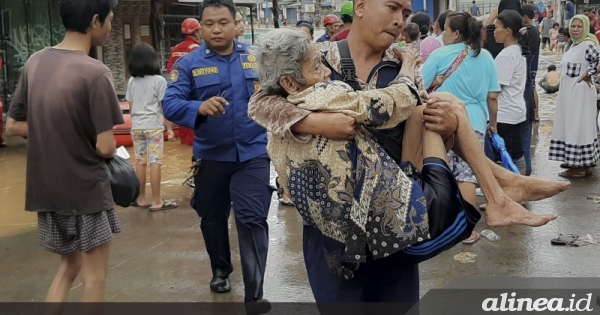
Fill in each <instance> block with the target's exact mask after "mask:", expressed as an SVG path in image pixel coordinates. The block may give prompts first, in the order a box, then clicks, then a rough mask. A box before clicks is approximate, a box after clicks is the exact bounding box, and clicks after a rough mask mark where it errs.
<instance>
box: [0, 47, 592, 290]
mask: <svg viewBox="0 0 600 315" xmlns="http://www.w3.org/2000/svg"><path fill="white" fill-rule="evenodd" d="M540 59H541V62H540V71H539V74H538V78H540V77H541V76H542V75H544V74H545V69H546V66H547V65H548V64H549V63H550V62H551V63H554V64H558V58H556V57H553V56H543V57H542V58H540ZM538 93H539V96H540V100H541V106H540V116H541V119H542V121H541V122H540V123H539V124H536V125H535V128H534V139H533V143H532V147H533V152H534V157H533V159H534V164H533V169H534V175H535V176H538V177H541V178H546V179H555V180H556V179H559V177H558V176H557V172H558V171H559V166H558V163H554V162H549V161H547V154H548V143H549V133H550V131H551V128H552V119H553V115H554V106H555V100H556V95H547V94H545V93H544V92H543V91H541V90H540V89H539V88H538ZM190 155H191V148H190V147H184V146H181V145H180V144H179V143H166V151H165V166H164V168H163V195H164V197H165V198H170V199H175V200H176V201H177V202H178V203H179V204H180V207H179V208H178V209H175V210H169V211H164V212H156V213H150V212H148V211H147V210H142V209H138V208H126V209H124V208H119V209H118V214H119V218H120V220H121V224H122V226H123V233H121V234H118V235H116V236H115V239H114V242H113V245H112V256H111V259H110V265H109V268H110V270H109V279H108V284H107V299H108V300H109V301H182V302H183V301H242V300H243V285H242V276H241V272H240V266H239V253H238V248H237V235H236V233H235V224H234V223H233V220H232V221H230V222H231V223H230V228H231V242H232V259H233V261H234V267H235V271H234V273H233V274H232V276H231V282H232V288H233V290H232V292H231V293H229V294H222V295H219V294H214V293H211V292H210V290H209V288H208V282H209V281H210V278H211V276H212V274H211V271H210V267H209V260H208V255H207V254H206V250H205V248H204V243H203V241H202V237H201V235H200V231H199V226H198V223H199V219H198V217H197V215H196V213H195V212H194V211H193V210H192V209H191V207H190V206H189V195H190V192H191V189H189V188H187V187H184V186H182V182H183V179H184V177H185V173H186V171H187V168H188V166H190ZM25 157H26V144H25V141H24V140H21V139H14V138H13V139H10V141H9V146H8V147H7V148H4V149H0V279H2V280H3V281H2V283H3V284H4V285H3V286H1V287H0V301H42V300H43V299H44V297H45V295H46V290H47V289H48V287H49V285H50V282H51V281H52V278H53V277H54V274H55V272H56V270H57V268H58V263H59V260H58V257H56V256H55V255H53V254H50V253H48V252H45V251H44V250H42V249H41V248H40V247H39V246H38V239H37V231H36V216H35V214H31V213H26V212H25V211H23V210H22V209H23V205H24V185H25V177H24V175H25ZM274 176H275V174H274V173H272V180H273V181H274ZM273 183H274V182H273ZM598 186H599V185H598V177H597V175H593V176H589V177H587V178H581V179H574V180H572V188H571V190H570V191H568V192H566V193H564V194H562V195H559V196H556V197H554V198H552V199H550V200H545V201H539V202H534V203H531V204H529V205H528V208H529V209H531V211H533V212H536V213H556V214H558V215H559V216H560V217H559V219H558V220H556V221H555V222H552V223H550V224H549V225H548V226H545V227H542V228H537V229H532V228H523V227H510V228H499V229H494V231H495V232H496V233H498V234H499V235H500V236H501V237H502V239H501V240H500V241H498V242H490V241H487V240H486V239H481V240H480V241H479V242H478V243H476V244H474V245H458V246H456V247H455V248H453V249H451V250H449V251H447V252H446V253H444V254H442V255H440V256H438V257H436V258H434V259H432V260H430V261H428V262H425V263H423V264H421V268H420V272H421V292H420V293H421V295H423V294H425V292H427V290H429V289H432V288H440V287H443V286H444V285H446V284H447V283H448V282H450V280H452V279H453V278H457V277H533V276H538V277H539V276H550V277H569V276H570V277H574V276H580V277H594V276H600V271H599V270H598V266H597V262H598V261H600V251H599V250H598V247H597V246H598V245H596V244H591V245H588V246H585V247H579V248H577V247H556V246H551V245H550V239H551V238H553V237H556V235H557V234H558V233H563V234H567V233H575V234H579V235H582V236H585V235H587V234H590V235H591V236H592V237H594V238H596V239H600V225H599V221H600V219H599V217H598V215H597V211H598V204H595V203H594V202H593V200H589V199H587V198H586V197H588V196H595V195H596V194H597V193H598ZM65 193H68V192H65ZM480 201H483V200H480ZM268 222H269V226H270V244H269V246H270V248H269V258H268V267H267V275H266V283H265V297H267V298H269V299H271V300H272V301H312V300H313V299H312V294H311V290H310V287H309V285H308V282H307V277H306V272H305V270H304V263H303V257H302V234H301V233H302V226H301V220H300V217H299V215H298V214H297V213H296V210H295V209H294V208H290V207H284V206H280V205H279V204H278V202H277V199H276V195H275V194H274V196H273V201H272V205H271V211H270V214H269V219H268ZM482 228H484V226H483V224H481V226H480V227H479V229H482ZM81 294H82V287H81V284H80V282H79V280H76V284H75V286H74V287H73V289H72V294H71V297H70V299H71V300H73V301H76V300H78V299H80V298H81Z"/></svg>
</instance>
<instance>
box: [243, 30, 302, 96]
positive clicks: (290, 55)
mask: <svg viewBox="0 0 600 315" xmlns="http://www.w3.org/2000/svg"><path fill="white" fill-rule="evenodd" d="M310 46H311V41H310V39H309V38H308V35H306V33H305V32H304V31H303V30H301V29H298V28H279V29H274V30H272V31H269V32H267V33H265V34H263V35H261V36H260V37H259V39H258V41H257V45H256V47H253V49H252V50H253V53H254V54H255V55H256V62H257V69H256V70H257V71H256V72H257V74H258V78H259V80H260V84H261V87H262V89H264V90H265V91H266V92H267V93H269V94H281V95H285V91H284V90H283V88H282V87H281V85H280V84H279V80H280V79H281V78H283V77H284V76H287V77H289V78H291V79H292V80H295V81H297V82H298V83H300V84H304V83H306V81H305V80H304V78H303V77H302V62H303V61H304V60H305V59H306V58H307V57H308V52H309V48H310Z"/></svg>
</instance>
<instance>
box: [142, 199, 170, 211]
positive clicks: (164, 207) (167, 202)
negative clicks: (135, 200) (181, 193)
mask: <svg viewBox="0 0 600 315" xmlns="http://www.w3.org/2000/svg"><path fill="white" fill-rule="evenodd" d="M162 202H163V204H162V207H158V208H154V207H150V208H148V209H149V210H150V211H162V210H170V209H175V208H177V204H176V203H175V201H172V200H166V199H163V200H162Z"/></svg>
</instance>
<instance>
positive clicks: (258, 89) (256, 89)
mask: <svg viewBox="0 0 600 315" xmlns="http://www.w3.org/2000/svg"><path fill="white" fill-rule="evenodd" d="M258 91H260V82H254V93H258Z"/></svg>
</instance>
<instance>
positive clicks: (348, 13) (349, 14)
mask: <svg viewBox="0 0 600 315" xmlns="http://www.w3.org/2000/svg"><path fill="white" fill-rule="evenodd" d="M340 17H341V18H342V22H344V26H343V28H344V30H343V31H341V32H339V33H337V34H335V35H333V37H331V39H330V41H332V42H335V41H339V40H344V39H346V38H347V37H348V34H350V27H351V26H352V18H353V17H354V3H353V2H352V1H349V2H346V3H344V5H342V8H341V9H340Z"/></svg>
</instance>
